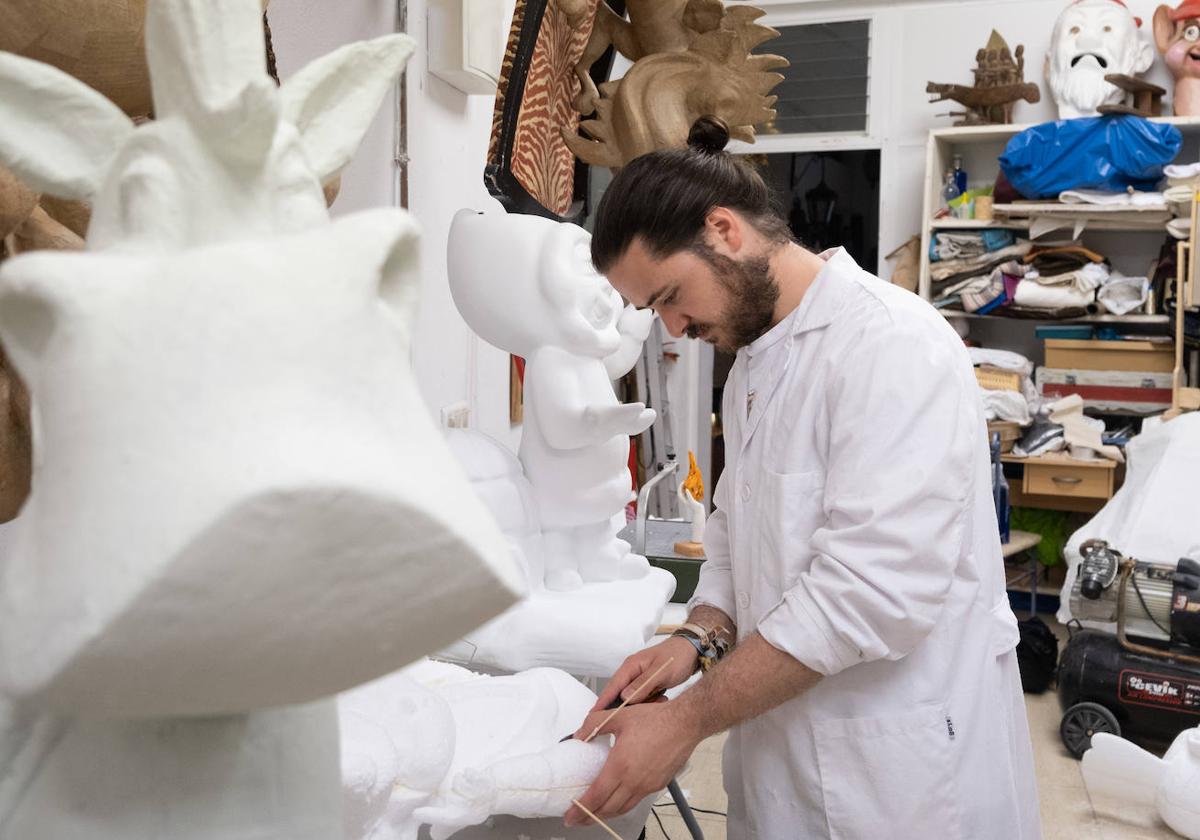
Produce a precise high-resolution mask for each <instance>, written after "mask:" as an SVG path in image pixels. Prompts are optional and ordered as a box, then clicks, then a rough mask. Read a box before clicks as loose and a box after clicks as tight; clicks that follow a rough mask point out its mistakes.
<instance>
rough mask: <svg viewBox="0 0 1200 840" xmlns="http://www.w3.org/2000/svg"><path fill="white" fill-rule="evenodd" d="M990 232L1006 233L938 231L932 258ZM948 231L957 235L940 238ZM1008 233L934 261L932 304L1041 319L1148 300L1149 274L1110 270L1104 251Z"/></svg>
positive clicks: (1120, 309) (1118, 310)
mask: <svg viewBox="0 0 1200 840" xmlns="http://www.w3.org/2000/svg"><path fill="white" fill-rule="evenodd" d="M992 233H1007V232H1006V231H986V232H985V233H984V234H938V235H937V236H935V237H934V239H933V240H932V243H931V247H930V250H931V259H932V257H933V253H935V252H936V253H939V254H940V253H942V252H947V253H949V252H952V250H953V249H954V248H957V247H960V246H959V245H958V244H957V239H958V238H963V237H968V236H981V237H983V236H985V235H986V234H992ZM950 236H953V237H955V239H948V238H947V239H943V237H950ZM1008 236H1009V237H1010V239H1009V242H1011V244H1009V245H1005V246H1002V247H998V248H995V249H992V250H985V251H984V252H983V253H982V254H976V255H975V256H958V257H954V258H952V259H948V260H938V261H936V262H933V263H932V265H931V268H930V275H931V278H932V280H933V288H934V293H935V294H934V305H935V306H938V307H941V308H957V309H962V310H963V311H966V312H974V313H976V314H979V315H987V314H997V315H1009V316H1014V317H1033V318H1044V317H1075V316H1078V315H1084V314H1088V313H1096V312H1100V311H1105V312H1111V313H1113V314H1114V315H1124V314H1126V313H1128V312H1132V311H1133V310H1135V309H1137V308H1138V307H1140V306H1141V305H1142V304H1143V303H1144V302H1145V300H1146V296H1147V294H1148V293H1149V288H1150V283H1149V280H1148V279H1147V278H1145V277H1126V276H1125V275H1123V274H1121V273H1120V272H1118V271H1114V270H1113V269H1112V267H1111V266H1110V265H1109V263H1108V260H1106V259H1105V258H1104V257H1103V256H1102V255H1100V254H1097V253H1095V252H1094V251H1091V250H1089V249H1087V248H1085V247H1083V246H1082V245H1081V244H1080V243H1078V242H1075V241H1068V242H1052V243H1046V244H1038V245H1034V244H1033V243H1031V242H1028V241H1025V240H1013V239H1011V236H1012V234H1011V233H1009V234H1008ZM971 247H972V248H975V247H978V246H976V245H975V244H974V243H972V245H971ZM985 247H986V246H985Z"/></svg>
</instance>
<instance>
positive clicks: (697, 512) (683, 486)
mask: <svg viewBox="0 0 1200 840" xmlns="http://www.w3.org/2000/svg"><path fill="white" fill-rule="evenodd" d="M676 492H677V493H678V494H679V509H680V510H681V511H683V518H684V519H686V520H687V521H688V522H690V523H692V528H691V537H690V539H691V541H692V542H694V543H698V544H700V545H704V522H705V513H704V505H703V504H702V503H701V502H698V501H697V500H696V497H695V496H693V495H692V494H691V492H690V491H689V490H688V489H687V482H683V481H681V482H680V483H679V488H678V490H677V491H676Z"/></svg>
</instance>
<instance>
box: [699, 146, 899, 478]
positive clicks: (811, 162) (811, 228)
mask: <svg viewBox="0 0 1200 840" xmlns="http://www.w3.org/2000/svg"><path fill="white" fill-rule="evenodd" d="M750 159H751V160H752V161H753V162H754V163H755V165H757V166H758V168H759V171H760V172H761V173H762V175H763V177H764V178H765V179H766V180H767V183H768V185H769V186H770V187H771V189H772V190H773V191H774V193H775V195H776V197H777V199H778V201H779V205H780V206H779V209H780V211H781V212H782V213H783V215H784V217H785V218H786V219H787V220H788V224H789V226H790V227H791V229H792V234H793V235H794V236H795V237H796V239H797V240H798V241H799V242H800V244H801V245H803V246H804V247H806V248H808V249H809V250H812V251H817V252H818V253H820V252H821V251H824V250H826V249H829V248H837V247H844V248H845V249H846V250H847V251H848V252H849V253H850V256H852V257H854V260H855V262H857V263H858V264H859V265H861V266H862V267H863V268H865V269H866V270H867V271H870V272H872V273H875V272H877V271H878V270H879V269H878V267H879V150H878V149H863V150H856V151H839V152H784V153H779V154H762V155H752V156H751V158H750ZM733 359H734V357H733V356H732V355H731V354H728V353H721V352H720V351H718V352H717V353H716V356H715V358H714V360H713V391H712V412H713V427H712V431H713V444H712V482H713V485H714V486H715V485H716V481H717V478H718V477H719V476H720V475H721V472H722V470H723V469H724V467H725V447H724V433H723V430H724V423H723V418H722V416H721V401H722V399H723V398H724V394H725V380H726V378H727V377H728V374H729V369H730V367H732V365H733Z"/></svg>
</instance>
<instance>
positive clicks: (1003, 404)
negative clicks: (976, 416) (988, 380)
mask: <svg viewBox="0 0 1200 840" xmlns="http://www.w3.org/2000/svg"><path fill="white" fill-rule="evenodd" d="M979 395H980V396H981V397H982V398H983V411H984V414H985V415H986V416H987V419H988V420H1007V421H1009V422H1010V423H1019V424H1020V425H1022V426H1028V425H1029V424H1030V423H1031V422H1032V420H1033V418H1032V417H1031V416H1030V414H1029V403H1028V402H1026V401H1025V396H1024V395H1023V394H1021V393H1020V392H1018V391H988V390H985V389H982V388H981V389H980V391H979Z"/></svg>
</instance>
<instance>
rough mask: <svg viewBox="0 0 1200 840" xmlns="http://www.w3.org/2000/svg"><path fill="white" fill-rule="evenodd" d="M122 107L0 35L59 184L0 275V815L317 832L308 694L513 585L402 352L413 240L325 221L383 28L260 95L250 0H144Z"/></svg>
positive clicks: (461, 620) (318, 701) (337, 819)
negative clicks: (83, 231) (149, 103)
mask: <svg viewBox="0 0 1200 840" xmlns="http://www.w3.org/2000/svg"><path fill="white" fill-rule="evenodd" d="M146 49H147V58H148V62H149V66H150V73H151V79H152V84H153V90H154V109H155V114H156V119H155V120H154V121H153V122H149V123H145V124H142V125H139V126H137V127H135V126H134V124H133V122H132V121H131V120H130V119H129V117H128V116H127V115H126V114H124V113H123V112H122V111H121V110H120V108H118V107H117V106H116V105H115V104H113V103H112V102H110V101H109V100H107V99H105V98H104V97H103V96H101V95H100V94H99V93H97V92H95V91H93V90H92V89H91V88H88V87H86V86H85V85H84V84H82V83H81V82H79V81H77V80H76V79H74V78H72V77H71V76H69V75H67V74H66V73H63V72H62V71H61V70H58V69H56V68H53V67H50V66H48V65H45V64H42V63H40V62H37V61H33V60H29V59H25V58H21V57H18V56H15V55H11V54H5V53H0V163H3V164H4V165H6V166H8V167H9V168H10V169H11V170H12V171H13V172H14V173H16V174H17V175H18V177H20V178H21V180H22V181H24V182H25V183H27V184H29V185H30V186H31V187H32V188H33V189H35V190H37V191H38V192H41V193H44V194H50V195H56V196H61V197H66V198H75V199H84V200H88V201H90V202H91V204H92V206H93V208H94V210H93V215H92V219H91V223H90V229H89V236H88V242H87V250H85V251H80V252H55V251H38V252H34V253H30V254H25V255H22V256H20V257H17V258H14V259H11V260H8V261H6V262H5V263H4V265H3V267H2V268H0V339H2V340H3V343H4V346H5V348H6V350H7V351H8V352H9V354H10V357H11V361H12V362H13V363H14V365H15V367H16V369H17V370H18V372H19V373H20V375H21V378H22V379H23V380H24V382H25V383H26V384H27V385H28V387H29V392H30V395H31V399H32V403H33V408H32V415H33V417H34V422H35V427H36V428H35V432H36V435H35V436H36V441H37V457H36V458H35V463H34V471H33V487H32V492H31V495H30V498H29V501H28V502H27V503H26V506H25V508H24V509H23V510H22V512H21V515H20V516H19V517H18V518H17V519H16V521H15V522H14V523H13V524H12V525H11V526H10V530H11V532H12V533H11V536H12V541H13V542H12V545H13V548H12V550H10V551H8V552H6V553H5V555H4V556H3V557H0V565H2V567H0V694H3V695H5V696H7V697H10V698H12V699H13V701H14V702H15V710H14V711H11V712H9V713H7V714H5V715H4V717H5V720H7V721H8V723H6V724H3V725H4V727H5V731H3V732H0V762H4V765H5V766H3V767H0V779H3V783H2V784H0V836H4V837H14V838H16V837H21V838H34V837H36V838H48V840H58V839H59V838H83V837H87V838H100V840H108V838H122V840H139V839H140V838H146V839H147V840H149V838H161V837H164V836H170V837H172V838H174V839H175V840H198V838H216V837H221V838H226V837H250V836H269V837H288V838H293V840H328V838H330V837H335V836H337V835H338V833H339V832H340V831H341V814H340V806H339V794H338V791H339V784H338V776H339V756H338V747H337V719H336V710H335V707H334V702H333V700H332V699H329V698H330V697H331V695H333V694H334V693H336V692H339V691H342V690H345V689H348V688H350V687H352V686H354V685H357V684H360V683H362V682H365V681H367V680H370V679H374V678H377V677H379V676H380V675H383V674H386V673H389V672H391V671H393V670H395V669H396V668H398V667H400V666H403V665H404V664H406V663H409V662H412V661H413V660H414V659H416V658H418V657H419V656H421V655H423V654H425V653H427V652H429V651H432V650H434V649H436V648H437V647H439V646H441V645H443V644H445V643H447V642H448V641H449V640H452V639H454V638H457V637H458V636H461V635H462V634H463V633H464V632H466V631H467V630H468V629H470V628H471V627H473V626H475V625H477V624H479V623H480V622H482V621H484V620H486V619H489V618H491V617H493V616H495V615H496V614H498V613H499V612H501V611H502V610H504V609H505V608H507V607H508V606H510V605H511V604H512V603H513V602H514V601H515V600H516V599H517V598H518V597H519V595H520V594H521V592H522V590H523V585H522V581H521V579H520V573H519V570H517V569H516V567H515V566H514V565H513V564H512V562H511V559H510V558H509V556H508V554H507V552H506V550H505V549H504V546H503V537H502V535H501V534H500V533H499V531H498V530H497V528H496V525H495V523H494V521H493V520H492V519H491V518H490V516H489V515H488V514H487V512H486V510H485V509H484V508H483V507H482V504H481V503H479V502H478V501H477V500H476V499H475V498H474V496H473V495H472V494H471V493H470V490H469V487H468V485H467V483H466V480H465V476H464V475H463V474H462V472H461V471H460V470H459V469H458V468H457V467H456V465H455V464H454V462H453V459H452V457H451V455H450V453H449V451H448V450H447V448H446V446H445V444H444V441H443V440H442V438H441V436H440V434H439V433H438V431H437V429H436V427H435V426H434V425H433V423H432V421H431V420H430V419H429V417H428V413H427V410H426V408H425V407H424V406H423V405H422V404H421V402H420V399H419V397H418V394H417V390H416V385H415V382H414V380H413V377H412V375H411V371H410V370H409V369H408V352H409V323H410V320H411V317H412V313H413V305H414V294H415V289H416V287H417V278H416V276H415V271H416V267H417V264H418V262H417V251H416V248H417V243H418V235H417V231H416V227H415V224H414V223H413V222H412V220H411V219H410V218H409V217H408V216H407V214H406V213H404V212H403V211H401V210H399V209H393V208H387V209H380V210H373V211H368V212H364V213H359V214H355V215H351V216H346V217H343V218H341V219H339V220H338V221H337V222H331V220H330V217H329V214H328V210H327V209H326V204H325V201H324V198H323V195H322V188H321V184H322V183H323V182H324V181H325V180H326V179H328V178H329V177H331V176H333V175H334V174H336V173H337V172H338V171H339V170H340V169H341V168H342V167H343V166H344V165H345V164H346V163H347V162H348V161H349V160H350V158H351V157H352V155H353V153H354V151H355V149H356V148H357V146H358V143H359V140H360V138H361V136H362V134H363V133H364V132H365V131H366V129H367V127H368V125H369V123H370V121H371V119H372V117H373V115H374V113H375V111H376V110H377V109H378V107H379V104H380V102H381V101H382V100H383V98H384V96H385V95H386V94H387V91H388V90H389V89H390V88H391V86H392V84H393V83H394V81H395V79H396V77H397V75H398V74H399V72H400V70H401V68H402V67H403V66H404V63H405V61H406V60H407V58H408V56H409V55H410V53H411V51H412V42H411V40H410V39H408V38H407V37H405V36H401V35H396V36H389V37H385V38H381V39H378V40H375V41H371V42H366V43H361V44H353V45H349V46H347V47H343V48H341V49H339V50H337V51H335V52H333V53H331V54H329V55H327V56H325V57H323V58H321V59H318V60H317V61H315V62H313V63H312V64H310V65H309V66H308V67H306V68H305V69H303V70H301V71H300V72H299V73H297V74H296V75H295V76H293V77H292V78H291V79H289V81H288V83H287V84H286V85H284V86H283V87H282V88H278V87H277V86H276V85H275V83H274V82H273V80H271V79H270V77H269V76H268V75H267V73H266V70H265V66H264V65H265V62H264V36H263V28H262V23H261V7H260V5H259V3H258V2H257V0H152V2H151V4H150V6H149V8H148V10H147V16H146Z"/></svg>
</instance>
